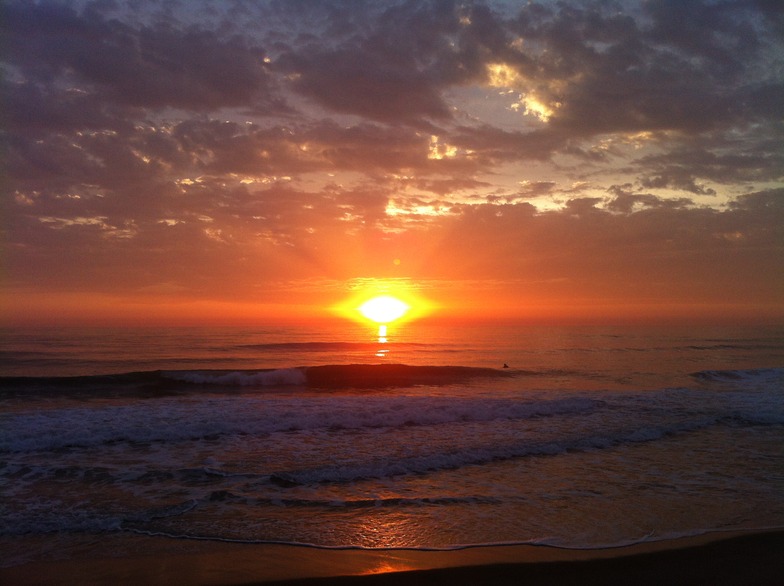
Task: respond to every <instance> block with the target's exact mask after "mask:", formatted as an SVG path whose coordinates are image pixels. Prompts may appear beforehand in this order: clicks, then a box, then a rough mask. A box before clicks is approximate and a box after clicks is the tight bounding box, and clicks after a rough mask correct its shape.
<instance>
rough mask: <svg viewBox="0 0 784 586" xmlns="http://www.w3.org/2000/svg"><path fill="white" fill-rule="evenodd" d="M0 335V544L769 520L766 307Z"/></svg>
mask: <svg viewBox="0 0 784 586" xmlns="http://www.w3.org/2000/svg"><path fill="white" fill-rule="evenodd" d="M0 336H1V337H0V493H1V495H0V547H2V553H3V555H2V564H3V565H5V566H9V565H15V564H21V563H26V562H30V561H38V560H45V559H60V558H63V557H68V556H69V555H71V554H70V553H69V552H71V551H77V550H79V548H84V547H85V544H87V545H89V544H95V543H100V542H101V541H102V540H104V539H106V538H111V537H112V536H117V535H133V536H135V539H136V540H137V541H136V543H144V539H150V541H152V539H151V536H154V537H155V538H156V540H157V541H156V543H157V542H160V537H165V538H168V539H170V540H173V541H181V542H185V541H190V540H205V541H232V542H241V543H290V544H306V545H312V546H320V547H330V548H343V547H358V548H422V549H450V548H458V547H464V546H472V545H486V544H501V543H503V544H509V543H535V544H546V545H552V546H558V547H568V548H596V547H606V546H618V545H624V544H630V543H636V542H641V541H653V540H659V539H664V538H670V537H677V536H685V535H695V534H701V533H706V532H712V531H719V530H732V529H740V530H755V529H763V528H772V527H782V526H784V328H781V327H754V328H751V327H746V328H729V327H716V328H708V327H696V326H695V327H685V326H684V327H672V326H668V327H658V328H657V327H646V328H642V327H617V328H610V327H573V328H567V327H544V326H515V325H498V324H496V325H487V324H485V325H471V326H462V327H446V326H444V325H432V324H430V325H428V324H427V323H425V322H412V323H406V324H401V325H399V326H398V327H390V328H389V331H388V332H387V335H386V337H384V338H379V337H378V332H377V331H375V330H374V329H373V328H372V327H370V326H364V325H360V324H353V323H350V324H341V325H340V327H336V326H331V327H322V328H320V327H317V326H315V325H314V326H309V327H287V328H284V327H270V328H264V327H256V328H250V327H249V328H225V329H214V328H213V329H206V328H204V329H188V328H179V329H166V330H160V329H151V328H136V329H114V330H113V329H92V330H86V329H36V330H26V331H17V330H8V329H6V330H2V332H0ZM504 364H506V365H508V368H504ZM151 547H152V546H151Z"/></svg>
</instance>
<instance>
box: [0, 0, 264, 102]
mask: <svg viewBox="0 0 784 586" xmlns="http://www.w3.org/2000/svg"><path fill="white" fill-rule="evenodd" d="M2 30H3V35H4V36H5V37H6V44H7V47H8V57H9V58H10V59H11V60H12V61H13V64H14V66H15V68H16V69H17V70H18V75H20V76H22V77H23V78H25V79H27V80H29V81H30V82H32V83H39V84H46V85H53V84H54V85H73V86H75V87H76V88H78V89H81V90H82V91H86V92H87V93H97V94H98V95H100V96H101V98H102V99H104V100H107V101H109V102H112V103H116V104H121V105H129V106H136V107H147V108H164V107H172V108H184V109H189V110H196V111H203V110H211V109H215V108H220V107H230V106H239V105H251V104H254V103H256V102H258V101H264V100H267V101H271V99H270V96H269V94H268V90H269V85H270V81H269V76H268V74H267V72H266V69H265V66H264V62H263V58H264V56H265V53H264V51H263V49H262V48H260V47H258V46H255V45H253V44H250V43H248V42H247V41H246V40H245V39H242V38H240V37H232V38H228V39H223V38H220V37H219V36H218V35H217V34H216V33H215V32H214V31H211V30H203V29H200V28H198V27H189V28H188V29H186V30H180V29H177V28H174V27H172V26H170V25H168V24H158V25H155V26H152V27H147V26H142V27H140V28H135V27H133V26H130V25H127V24H124V23H121V22H119V21H117V20H114V19H112V20H106V19H104V18H102V17H101V16H100V15H99V14H98V13H97V12H95V11H89V10H88V11H85V12H83V13H81V14H80V13H77V12H76V11H75V10H74V9H73V8H70V7H68V6H66V5H63V4H59V3H53V2H40V3H34V2H12V3H10V4H9V5H8V6H7V7H6V13H5V18H4V20H3V29H2Z"/></svg>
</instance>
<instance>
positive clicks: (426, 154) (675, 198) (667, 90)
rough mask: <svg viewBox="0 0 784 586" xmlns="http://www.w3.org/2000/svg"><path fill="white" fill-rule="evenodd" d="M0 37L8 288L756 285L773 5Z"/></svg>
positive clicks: (760, 294) (643, 6)
mask: <svg viewBox="0 0 784 586" xmlns="http://www.w3.org/2000/svg"><path fill="white" fill-rule="evenodd" d="M4 16H5V18H4V20H3V22H2V23H0V27H2V29H1V30H0V34H2V35H3V38H4V40H5V47H6V50H5V52H4V53H3V55H2V57H1V58H0V67H2V71H3V76H2V81H1V82H0V83H2V90H3V96H4V112H5V119H4V127H3V130H2V139H3V141H4V145H5V147H6V152H5V153H4V154H5V156H4V172H5V178H6V182H5V184H4V186H5V187H6V193H5V194H4V222H5V226H4V238H5V242H4V248H5V249H7V250H9V251H10V252H9V253H8V260H7V266H8V280H9V283H10V284H12V285H14V286H16V285H19V286H21V285H25V286H27V287H40V288H47V287H50V288H52V289H64V290H68V289H78V290H94V289H101V290H112V291H117V290H122V289H124V290H139V291H190V292H192V294H193V295H212V296H214V297H216V298H219V297H221V296H222V295H228V292H227V290H228V289H232V290H233V291H234V293H232V295H235V296H243V295H245V296H246V297H249V296H252V295H259V293H258V292H259V291H260V290H264V288H265V285H266V284H270V283H273V282H275V283H283V282H285V283H293V282H295V281H297V280H299V279H307V280H313V279H316V280H318V279H325V280H326V281H330V282H338V281H340V280H348V279H354V278H369V277H373V276H379V275H380V276H385V277H389V278H392V277H395V278H409V279H414V278H416V279H420V280H431V281H432V282H435V281H438V282H442V283H443V282H447V281H449V280H450V279H454V280H458V281H464V282H465V283H476V282H477V280H480V279H487V282H489V283H490V282H491V283H496V284H498V283H507V284H509V285H508V286H509V287H511V288H513V289H514V290H515V294H520V293H521V291H522V290H523V289H524V288H525V285H521V283H530V284H531V288H532V291H536V292H537V294H539V295H542V296H546V295H562V296H567V294H568V293H569V291H571V292H572V294H573V295H575V296H579V295H582V294H583V293H584V294H585V295H592V296H595V297H599V296H605V297H607V296H609V297H612V296H615V297H614V298H620V299H622V298H624V296H631V297H634V298H635V299H643V298H651V297H652V298H658V297H662V298H663V297H668V298H676V297H678V296H683V297H689V298H693V299H699V298H700V296H704V298H706V299H707V298H710V299H718V298H719V297H721V292H722V291H725V290H726V291H727V292H728V295H730V294H731V295H734V296H735V298H737V299H743V298H745V299H748V300H751V301H750V303H753V302H754V300H761V299H766V300H770V299H772V296H773V294H772V293H771V292H772V291H773V290H774V285H776V284H778V285H780V280H778V281H777V280H776V278H775V277H774V276H771V275H772V274H773V273H775V272H776V268H775V266H776V265H775V261H776V260H777V259H780V258H781V255H782V251H781V245H780V244H778V242H781V241H782V239H781V236H782V235H781V229H780V227H777V226H780V225H782V221H781V220H782V218H781V213H782V212H781V208H780V205H779V203H778V202H780V201H781V199H782V197H783V196H782V192H781V187H782V181H784V172H783V171H782V169H784V160H783V159H782V152H781V144H782V141H784V127H783V126H782V122H781V120H782V107H781V104H782V103H784V80H782V78H781V71H782V65H784V40H783V39H784V36H782V34H781V33H782V31H784V12H782V9H781V8H780V6H779V4H778V3H772V2H764V1H759V2H744V1H733V0H727V1H726V2H721V3H711V2H703V1H699V0H697V1H695V2H688V3H682V2H681V3H679V2H674V1H665V0H650V1H645V2H642V1H640V2H636V1H629V2H605V1H598V0H597V1H593V0H584V1H577V0H575V1H564V2H557V3H554V2H529V3H504V2H494V1H491V0H487V1H482V0H480V1H477V2H471V3H463V2H452V1H442V0H432V1H423V2H413V1H411V2H410V1H404V0H400V1H398V0H379V1H378V2H367V3H356V2H350V1H340V0H334V1H333V0H330V1H315V0H308V1H305V0H303V1H301V2H253V3H242V2H227V1H223V0H199V1H198V2H192V3H191V2H189V3H179V4H178V3H161V4H158V3H133V2H131V3H111V2H92V1H89V0H87V1H83V0H80V1H76V0H73V1H70V0H63V1H57V2H55V1H49V0H46V1H35V2H23V1H12V2H8V3H6V7H5V15H4ZM776 222H778V224H776ZM777 239H778V240H777ZM394 259H397V260H399V261H401V262H400V263H399V264H393V262H392V261H393V260H394ZM721 267H727V268H729V269H731V271H732V272H734V274H736V275H741V276H742V278H736V279H735V280H734V281H733V279H731V278H730V277H729V276H728V274H725V272H723V271H722V270H720V269H721ZM766 275H767V276H766ZM521 288H522V289H521ZM269 290H270V291H272V290H273V287H272V286H271V285H270V289H269ZM275 290H276V291H277V289H275ZM243 292H244V293H243ZM510 296H511V297H514V295H512V294H511V293H510ZM646 296H647V297H646ZM744 296H745V297H744ZM766 302H767V301H766Z"/></svg>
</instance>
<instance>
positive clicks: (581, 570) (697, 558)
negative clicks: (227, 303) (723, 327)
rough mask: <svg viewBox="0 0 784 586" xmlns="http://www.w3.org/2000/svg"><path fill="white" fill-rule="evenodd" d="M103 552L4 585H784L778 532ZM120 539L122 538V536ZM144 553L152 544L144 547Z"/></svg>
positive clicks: (31, 569)
mask: <svg viewBox="0 0 784 586" xmlns="http://www.w3.org/2000/svg"><path fill="white" fill-rule="evenodd" d="M133 539H134V538H133V537H130V538H129V539H125V538H122V537H121V538H120V540H125V541H126V543H124V544H123V547H121V548H120V553H119V554H118V555H120V557H111V555H107V552H108V551H109V550H110V549H111V547H112V544H111V543H110V541H111V539H110V540H109V543H106V542H105V543H102V544H101V547H99V548H98V549H100V550H102V551H103V552H104V553H103V554H101V556H99V557H95V558H91V557H89V556H84V555H80V556H79V557H76V558H74V559H69V560H64V561H50V562H38V563H29V564H25V565H20V566H16V567H11V568H4V569H0V583H3V584H8V585H20V586H21V585H28V584H52V585H56V584H61V585H75V584H83V585H87V584H96V585H97V584H112V585H113V586H123V585H130V584H149V585H156V584H161V585H163V584H167V585H168V584H183V585H197V584H199V585H201V584H204V585H207V584H210V585H238V584H266V585H268V586H269V585H274V584H279V585H280V584H301V585H308V584H310V585H314V586H315V585H333V584H358V585H360V584H363V585H367V586H374V585H393V584H406V585H410V584H449V585H450V586H455V585H458V584H537V585H538V584H558V585H563V584H581V585H584V584H636V585H647V584H651V585H653V584H657V585H658V584H706V585H707V584H711V585H746V584H755V585H771V586H772V585H774V584H775V585H780V584H784V531H771V532H764V533H754V534H737V533H733V534H721V533H712V534H709V535H704V536H699V537H693V538H684V539H676V540H667V541H659V542H653V543H645V544H639V545H634V546H629V547H621V548H612V549H597V550H567V549H558V548H552V547H543V546H526V545H515V546H492V547H476V548H469V549H463V550H456V551H415V550H326V549H317V548H309V547H296V546H289V545H243V544H229V543H217V544H216V543H207V542H201V543H199V542H193V543H191V544H185V545H183V544H182V543H181V542H178V543H176V544H173V543H172V542H171V540H166V539H164V538H149V537H147V538H144V539H145V542H144V545H145V549H147V548H148V547H149V545H150V540H151V539H160V548H159V553H157V554H155V555H149V554H147V555H140V556H133V555H130V554H131V553H132V551H133V549H134V544H133ZM118 543H119V542H118ZM147 551H149V550H147Z"/></svg>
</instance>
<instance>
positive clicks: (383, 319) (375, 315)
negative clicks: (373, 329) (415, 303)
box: [357, 295, 409, 324]
mask: <svg viewBox="0 0 784 586" xmlns="http://www.w3.org/2000/svg"><path fill="white" fill-rule="evenodd" d="M357 309H358V310H359V313H361V314H362V315H364V316H365V317H366V318H368V319H369V320H372V321H374V322H376V323H379V324H388V323H389V322H393V321H395V320H396V319H399V318H401V317H403V316H404V315H405V314H406V312H407V311H408V310H409V306H408V304H406V303H404V302H403V301H401V300H400V299H398V298H397V297H392V296H391V295H379V296H378V297H373V299H370V300H368V301H365V303H363V304H362V305H360V306H359V307H358V308H357Z"/></svg>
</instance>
